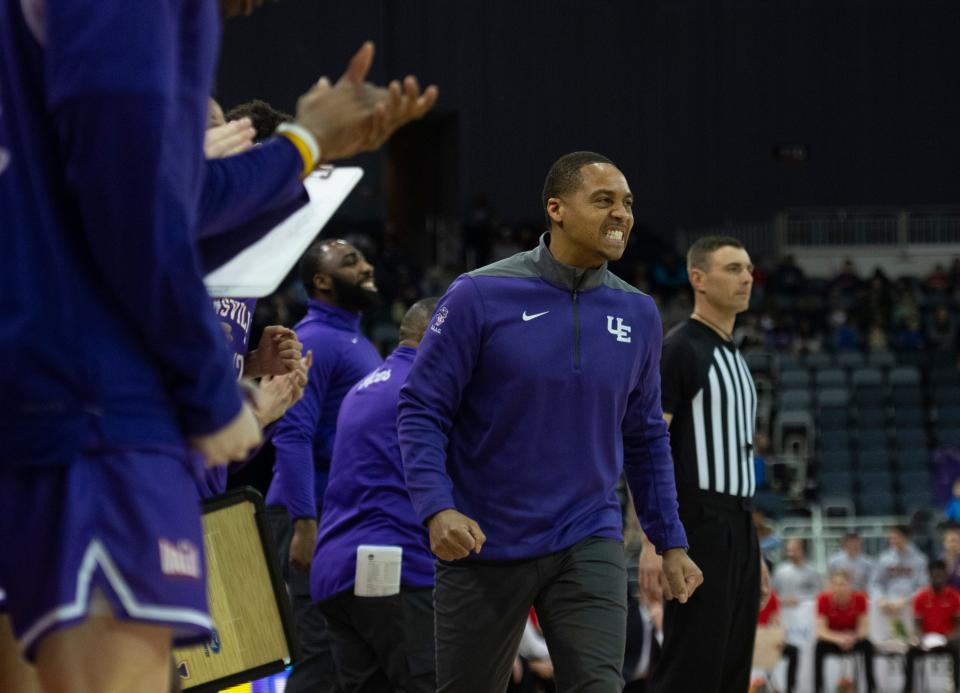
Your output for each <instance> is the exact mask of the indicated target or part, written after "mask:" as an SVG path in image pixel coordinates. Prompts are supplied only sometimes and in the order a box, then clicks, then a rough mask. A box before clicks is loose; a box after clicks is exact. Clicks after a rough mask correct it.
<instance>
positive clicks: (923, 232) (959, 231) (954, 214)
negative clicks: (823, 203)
mask: <svg viewBox="0 0 960 693" xmlns="http://www.w3.org/2000/svg"><path fill="white" fill-rule="evenodd" d="M711 235H723V236H732V237H734V238H736V239H737V240H739V241H740V242H742V243H743V244H744V245H745V246H746V247H748V248H750V249H751V252H752V253H754V254H756V255H757V256H758V257H778V256H780V255H783V254H784V253H785V252H789V251H788V250H787V249H789V248H808V247H820V246H825V247H829V246H904V245H908V244H917V245H960V208H958V207H911V208H904V209H896V208H882V207H869V208H843V207H825V208H808V209H791V210H786V211H784V212H781V213H780V214H777V215H776V216H775V217H774V218H773V219H771V220H769V221H758V222H738V223H734V222H729V223H726V224H722V225H717V226H709V227H703V228H699V229H685V228H680V229H678V230H677V233H676V239H677V244H678V249H679V250H681V251H685V250H686V248H688V247H690V245H691V244H692V243H693V242H694V241H696V240H697V239H699V238H702V237H703V236H711Z"/></svg>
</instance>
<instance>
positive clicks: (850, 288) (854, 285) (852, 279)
mask: <svg viewBox="0 0 960 693" xmlns="http://www.w3.org/2000/svg"><path fill="white" fill-rule="evenodd" d="M862 286H863V280H862V279H860V275H859V274H858V273H857V266H856V265H854V264H853V260H851V259H850V258H847V259H846V260H844V261H843V266H842V267H841V268H840V272H839V273H838V274H837V276H836V277H834V278H833V280H832V281H831V282H830V293H831V294H834V295H836V296H839V297H841V298H846V299H849V298H852V297H854V296H856V295H857V294H858V293H859V292H860V288H861V287H862Z"/></svg>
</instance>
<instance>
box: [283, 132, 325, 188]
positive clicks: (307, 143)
mask: <svg viewBox="0 0 960 693" xmlns="http://www.w3.org/2000/svg"><path fill="white" fill-rule="evenodd" d="M276 134H278V135H280V136H281V137H285V138H287V139H288V140H290V142H291V143H292V144H293V146H294V147H296V148H297V151H298V152H300V157H301V158H302V159H303V176H302V177H303V178H306V177H307V176H309V175H310V172H311V171H313V169H315V168H316V167H317V164H319V163H320V145H318V144H317V138H316V137H314V136H313V133H311V132H310V131H309V130H307V129H306V128H305V127H303V126H302V125H297V124H296V123H281V124H280V125H279V126H278V127H277V130H276Z"/></svg>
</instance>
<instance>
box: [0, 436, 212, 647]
mask: <svg viewBox="0 0 960 693" xmlns="http://www.w3.org/2000/svg"><path fill="white" fill-rule="evenodd" d="M195 464H196V460H195V458H194V457H192V456H190V455H189V453H188V452H187V451H186V450H183V451H153V450H109V451H108V450H96V451H86V452H83V453H80V454H78V455H77V458H76V459H75V460H74V461H73V462H72V463H70V464H66V465H58V466H43V467H40V466H37V467H16V468H13V469H9V468H0V508H2V509H3V512H2V513H0V542H2V543H0V546H3V551H0V585H2V586H3V589H4V590H5V591H6V600H7V603H6V609H7V611H8V612H9V614H10V618H11V621H12V623H13V629H14V634H15V635H16V637H17V639H18V640H19V643H20V648H21V650H22V651H23V653H24V655H25V656H26V657H27V658H28V659H30V660H32V659H34V658H35V655H36V648H37V645H38V643H39V642H40V641H41V640H42V639H43V638H44V637H45V636H46V635H48V634H49V633H51V632H52V631H54V630H56V629H59V628H63V627H65V626H69V625H73V624H77V623H79V622H81V621H83V620H84V619H85V618H86V617H87V614H88V612H89V610H90V602H91V596H92V595H93V594H95V593H99V594H102V595H103V596H104V597H105V598H106V600H107V603H109V605H110V607H111V609H112V613H113V616H114V618H117V619H119V620H125V621H134V622H138V623H149V624H157V625H164V626H169V627H172V628H173V631H174V639H175V641H176V642H177V644H186V643H191V642H199V641H203V640H206V639H208V638H209V637H210V633H211V623H210V616H209V613H208V611H207V594H206V580H205V567H204V558H203V529H202V526H201V524H200V499H199V496H198V493H197V474H198V473H199V472H200V470H197V469H196V468H195ZM100 601H102V600H100Z"/></svg>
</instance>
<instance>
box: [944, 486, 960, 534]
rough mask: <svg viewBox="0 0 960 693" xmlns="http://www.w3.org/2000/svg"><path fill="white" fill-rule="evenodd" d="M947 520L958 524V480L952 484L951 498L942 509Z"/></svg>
mask: <svg viewBox="0 0 960 693" xmlns="http://www.w3.org/2000/svg"><path fill="white" fill-rule="evenodd" d="M944 512H945V513H946V515H947V519H948V520H950V522H953V523H955V524H960V479H957V480H956V481H954V482H953V496H952V497H951V498H950V501H949V502H948V503H947V507H946V508H945V509H944Z"/></svg>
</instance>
